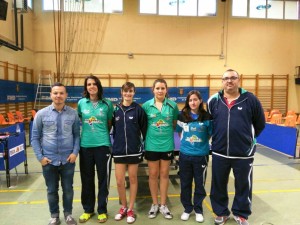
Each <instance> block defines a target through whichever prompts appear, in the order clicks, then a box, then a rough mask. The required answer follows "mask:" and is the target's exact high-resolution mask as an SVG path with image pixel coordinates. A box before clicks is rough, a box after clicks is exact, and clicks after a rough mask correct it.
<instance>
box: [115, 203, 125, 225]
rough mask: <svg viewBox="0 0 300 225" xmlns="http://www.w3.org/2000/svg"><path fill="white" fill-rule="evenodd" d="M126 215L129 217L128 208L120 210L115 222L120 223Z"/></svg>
mask: <svg viewBox="0 0 300 225" xmlns="http://www.w3.org/2000/svg"><path fill="white" fill-rule="evenodd" d="M126 215H127V208H125V207H124V206H122V208H120V210H119V212H118V214H116V215H115V220H117V221H119V220H121V219H123V218H124V217H125V216H126Z"/></svg>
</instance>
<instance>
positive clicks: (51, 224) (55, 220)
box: [48, 217, 60, 225]
mask: <svg viewBox="0 0 300 225" xmlns="http://www.w3.org/2000/svg"><path fill="white" fill-rule="evenodd" d="M59 224H60V219H59V218H58V217H53V218H50V220H49V223H48V225H59Z"/></svg>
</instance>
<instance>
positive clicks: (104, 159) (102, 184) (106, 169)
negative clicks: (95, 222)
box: [79, 146, 111, 214]
mask: <svg viewBox="0 0 300 225" xmlns="http://www.w3.org/2000/svg"><path fill="white" fill-rule="evenodd" d="M79 165H80V176H81V185H82V189H81V204H82V206H83V209H84V212H85V213H93V212H94V208H95V202H96V193H95V165H96V171H97V176H98V207H97V212H98V213H99V214H102V213H107V200H108V194H109V185H110V173H111V151H110V147H108V146H100V147H93V148H83V147H81V149H80V151H79Z"/></svg>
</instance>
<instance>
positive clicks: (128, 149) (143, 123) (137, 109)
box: [112, 102, 147, 158]
mask: <svg viewBox="0 0 300 225" xmlns="http://www.w3.org/2000/svg"><path fill="white" fill-rule="evenodd" d="M112 126H113V139H114V142H113V146H112V153H113V157H114V158H116V157H128V156H140V155H142V154H143V143H142V140H143V139H145V137H146V131H147V115H146V113H145V112H144V110H143V109H142V107H141V106H140V105H139V104H137V103H135V102H133V103H132V104H131V105H130V106H129V107H128V108H127V109H126V111H124V110H123V108H122V106H121V105H120V104H117V105H116V107H115V110H114V113H113V120H112Z"/></svg>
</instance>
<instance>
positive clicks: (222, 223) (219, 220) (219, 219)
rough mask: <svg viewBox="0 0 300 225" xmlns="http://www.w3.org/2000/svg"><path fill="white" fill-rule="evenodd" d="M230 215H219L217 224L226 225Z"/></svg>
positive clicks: (216, 219)
mask: <svg viewBox="0 0 300 225" xmlns="http://www.w3.org/2000/svg"><path fill="white" fill-rule="evenodd" d="M229 219H230V217H229V216H217V217H216V218H215V225H224V224H225V223H226V221H227V220H229Z"/></svg>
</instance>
